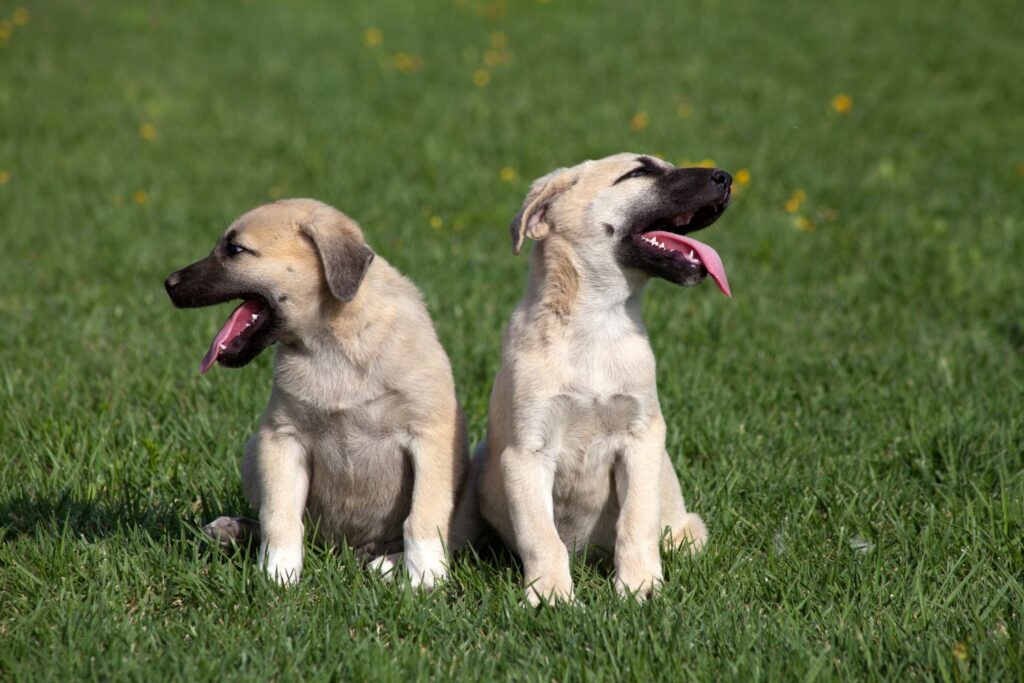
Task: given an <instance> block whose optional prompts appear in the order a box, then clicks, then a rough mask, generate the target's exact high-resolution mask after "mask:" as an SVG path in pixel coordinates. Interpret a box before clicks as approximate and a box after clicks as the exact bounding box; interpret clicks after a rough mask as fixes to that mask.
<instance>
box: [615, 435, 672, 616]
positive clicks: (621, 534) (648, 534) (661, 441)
mask: <svg viewBox="0 0 1024 683" xmlns="http://www.w3.org/2000/svg"><path fill="white" fill-rule="evenodd" d="M664 451H665V423H664V421H663V420H662V419H661V416H660V415H659V416H658V417H657V418H655V419H654V420H652V422H651V424H650V425H649V426H648V427H647V429H646V430H645V431H644V432H643V433H642V434H640V435H638V436H637V437H635V438H633V439H631V440H630V441H629V442H627V444H626V447H625V448H624V449H623V452H622V453H621V455H620V457H619V459H618V460H617V462H616V464H615V489H616V491H617V492H618V497H619V508H620V510H619V519H618V521H617V523H616V526H615V535H616V540H615V588H616V590H617V591H618V592H619V593H620V594H621V595H626V594H631V595H633V596H634V597H635V598H636V599H637V600H643V599H645V598H646V597H648V596H649V595H651V593H653V592H654V591H656V590H657V589H658V587H659V586H660V584H661V556H660V555H659V552H658V541H659V535H660V532H661V528H660V517H661V505H660V491H661V488H660V487H661V484H660V482H661V469H662V468H661V459H662V457H664Z"/></svg>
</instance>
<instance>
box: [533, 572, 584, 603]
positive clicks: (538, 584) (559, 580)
mask: <svg viewBox="0 0 1024 683" xmlns="http://www.w3.org/2000/svg"><path fill="white" fill-rule="evenodd" d="M526 602H527V603H529V604H530V605H531V606H533V607H538V606H540V605H541V604H542V603H546V604H549V605H556V604H559V603H561V604H567V605H574V604H576V593H575V592H574V591H573V585H572V577H571V576H570V575H569V567H568V566H566V567H557V568H552V570H551V571H549V572H548V573H546V574H544V575H542V576H540V577H538V578H536V579H533V580H530V581H527V582H526Z"/></svg>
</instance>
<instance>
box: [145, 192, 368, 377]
mask: <svg viewBox="0 0 1024 683" xmlns="http://www.w3.org/2000/svg"><path fill="white" fill-rule="evenodd" d="M372 260H373V252H372V251H371V250H370V248H369V247H368V246H367V245H366V242H365V241H364V240H363V234H362V232H361V231H360V229H359V226H358V225H356V223H355V221H353V220H352V219H350V218H349V217H348V216H346V215H345V214H343V213H341V212H340V211H338V210H337V209H334V208H332V207H330V206H328V205H326V204H323V203H321V202H318V201H315V200H312V199H284V200H281V201H279V202H275V203H273V204H267V205H265V206H261V207H258V208H256V209H253V210H252V211H250V212H248V213H246V214H244V215H243V216H241V217H239V218H238V219H236V220H235V221H234V222H233V223H232V224H231V226H230V227H229V228H228V229H227V230H226V231H225V232H224V234H223V235H221V238H220V240H218V242H217V245H216V246H215V247H214V249H213V251H212V252H210V255H209V256H207V257H206V258H204V259H202V260H201V261H196V262H195V263H193V264H192V265H190V266H188V267H186V268H182V269H181V270H178V271H175V272H173V273H171V274H170V275H169V276H168V277H167V280H166V281H165V282H164V286H165V287H166V289H167V293H168V294H169V295H170V297H171V301H172V302H173V303H174V305H175V306H178V307H181V308H194V307H198V306H212V305H213V304H219V303H222V302H225V301H231V300H233V299H241V300H242V304H241V305H240V306H239V307H238V308H236V309H235V311H234V312H233V313H232V314H231V316H230V317H229V318H228V320H227V322H225V323H224V326H223V327H222V328H221V330H220V332H218V333H217V336H216V337H215V338H214V340H213V343H212V344H211V345H210V350H209V351H207V352H206V356H205V357H204V358H203V361H202V364H201V365H200V372H206V371H207V370H209V369H210V367H211V366H212V365H213V364H214V362H219V363H221V364H222V365H226V366H228V367H233V368H236V367H241V366H243V365H245V364H246V363H248V362H249V361H251V360H252V359H253V358H255V357H256V356H257V355H259V353H260V352H261V351H263V349H265V348H267V347H268V346H270V345H271V344H273V343H274V342H276V341H277V340H278V339H281V338H286V340H287V337H289V336H296V337H301V336H302V332H303V331H305V330H313V329H315V328H316V325H317V320H318V318H319V316H320V314H321V306H322V304H323V303H324V302H325V301H332V302H341V303H347V302H350V301H351V300H352V299H353V298H354V297H355V295H356V292H357V291H358V289H359V285H360V283H361V282H362V281H363V277H364V276H365V275H366V271H367V270H368V269H369V267H370V262H371V261H372Z"/></svg>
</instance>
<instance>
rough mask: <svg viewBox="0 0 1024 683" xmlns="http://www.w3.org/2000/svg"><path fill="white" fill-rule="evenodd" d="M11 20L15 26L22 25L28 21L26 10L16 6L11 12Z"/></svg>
mask: <svg viewBox="0 0 1024 683" xmlns="http://www.w3.org/2000/svg"><path fill="white" fill-rule="evenodd" d="M11 21H13V22H14V25H15V26H24V25H25V24H27V23H28V10H27V9H25V8H24V7H16V8H15V9H14V12H13V13H12V14H11Z"/></svg>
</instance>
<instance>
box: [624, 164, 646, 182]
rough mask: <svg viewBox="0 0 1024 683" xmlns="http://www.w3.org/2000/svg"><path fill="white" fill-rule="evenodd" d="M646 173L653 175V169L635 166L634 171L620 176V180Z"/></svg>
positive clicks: (640, 176) (641, 175) (639, 176)
mask: <svg viewBox="0 0 1024 683" xmlns="http://www.w3.org/2000/svg"><path fill="white" fill-rule="evenodd" d="M645 175H651V169H649V168H647V167H646V166H641V167H640V168H634V169H633V170H632V171H630V172H629V173H627V174H626V175H624V176H622V177H621V178H619V180H629V179H630V178H642V177H643V176H645ZM616 182H618V181H616Z"/></svg>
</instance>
